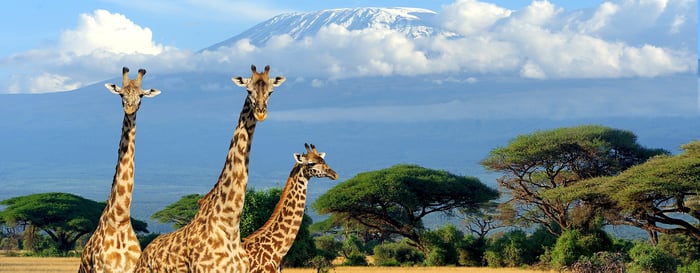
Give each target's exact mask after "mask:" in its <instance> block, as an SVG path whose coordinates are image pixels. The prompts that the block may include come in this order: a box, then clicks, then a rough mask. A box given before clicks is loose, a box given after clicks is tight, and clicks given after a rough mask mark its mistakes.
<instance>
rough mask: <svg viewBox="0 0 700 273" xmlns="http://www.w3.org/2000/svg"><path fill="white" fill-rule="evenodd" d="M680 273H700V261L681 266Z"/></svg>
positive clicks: (679, 267)
mask: <svg viewBox="0 0 700 273" xmlns="http://www.w3.org/2000/svg"><path fill="white" fill-rule="evenodd" d="M678 273H700V260H695V261H692V262H691V263H689V264H685V265H679V266H678Z"/></svg>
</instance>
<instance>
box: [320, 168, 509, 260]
mask: <svg viewBox="0 0 700 273" xmlns="http://www.w3.org/2000/svg"><path fill="white" fill-rule="evenodd" d="M497 197H498V192H497V191H496V190H494V189H491V188H489V187H487V186H485V185H484V184H482V183H481V182H480V181H479V180H478V179H477V178H474V177H464V176H457V175H454V174H451V173H448V172H446V171H440V170H431V169H426V168H423V167H420V166H416V165H395V166H393V167H391V168H388V169H382V170H378V171H372V172H365V173H360V174H358V175H356V176H355V177H353V178H350V179H348V180H346V181H344V182H342V183H340V184H338V185H336V186H335V187H334V188H332V189H330V190H329V191H328V192H326V193H325V194H323V195H321V196H320V197H319V198H318V199H317V200H316V202H315V203H314V204H313V207H314V208H315V209H316V211H318V212H319V213H321V214H326V213H331V214H334V215H336V216H338V218H340V219H345V220H346V221H349V220H354V221H357V222H359V223H360V224H362V225H364V226H367V227H371V228H374V229H377V230H379V231H380V232H383V233H388V234H398V235H401V236H404V237H406V238H408V239H410V240H412V241H413V242H414V243H416V244H417V245H418V246H419V248H422V249H423V250H424V246H423V244H422V242H421V238H420V234H421V231H422V230H423V223H422V219H423V217H425V216H426V215H429V214H432V213H436V212H441V213H451V212H452V211H453V210H454V209H456V208H470V207H477V206H478V205H479V204H481V203H483V202H488V201H489V200H493V199H496V198H497Z"/></svg>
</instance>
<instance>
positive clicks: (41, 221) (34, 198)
mask: <svg viewBox="0 0 700 273" xmlns="http://www.w3.org/2000/svg"><path fill="white" fill-rule="evenodd" d="M0 205H5V206H7V207H6V208H5V210H4V211H0V218H1V219H3V222H5V223H12V224H30V225H32V226H34V227H36V228H38V229H40V230H41V231H43V232H45V233H46V234H47V235H48V236H49V237H50V238H51V240H52V241H53V242H55V249H56V251H54V252H58V253H59V254H61V255H64V253H67V252H68V251H70V250H73V249H74V248H75V244H76V241H77V240H78V239H80V237H82V236H83V235H86V234H88V233H90V232H92V231H93V230H95V228H97V224H98V222H99V219H100V216H101V215H102V211H103V210H104V208H105V205H106V204H105V203H101V202H96V201H93V200H89V199H85V198H82V197H80V196H77V195H74V194H68V193H60V192H50V193H37V194H31V195H26V196H19V197H13V198H10V199H6V200H3V201H0ZM131 223H132V226H133V228H134V231H136V232H148V230H147V224H146V223H145V222H143V221H139V220H136V219H133V218H132V219H131ZM25 247H32V246H25ZM45 252H46V253H49V254H54V253H53V252H51V251H48V250H46V251H45Z"/></svg>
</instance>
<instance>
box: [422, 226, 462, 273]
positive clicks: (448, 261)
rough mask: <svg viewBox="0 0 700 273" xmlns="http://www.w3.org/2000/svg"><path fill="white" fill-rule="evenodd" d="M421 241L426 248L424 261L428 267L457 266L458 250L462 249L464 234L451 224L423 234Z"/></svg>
mask: <svg viewBox="0 0 700 273" xmlns="http://www.w3.org/2000/svg"><path fill="white" fill-rule="evenodd" d="M423 241H424V242H425V245H426V246H427V248H428V257H427V259H426V260H425V263H426V265H429V266H445V265H459V255H458V253H457V249H458V248H463V246H462V244H463V243H464V233H462V232H461V231H459V230H458V229H457V227H455V226H454V225H452V224H447V225H445V226H443V227H441V228H439V229H436V230H429V231H426V232H425V233H424V234H423Z"/></svg>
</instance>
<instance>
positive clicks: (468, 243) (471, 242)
mask: <svg viewBox="0 0 700 273" xmlns="http://www.w3.org/2000/svg"><path fill="white" fill-rule="evenodd" d="M485 251H486V239H484V238H480V237H474V236H472V235H468V236H465V237H464V239H463V240H462V242H461V243H460V244H459V246H458V247H457V255H458V259H459V260H458V262H459V264H460V265H464V266H484V265H486V264H485V263H484V252H485Z"/></svg>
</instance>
